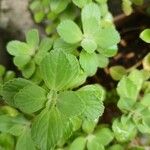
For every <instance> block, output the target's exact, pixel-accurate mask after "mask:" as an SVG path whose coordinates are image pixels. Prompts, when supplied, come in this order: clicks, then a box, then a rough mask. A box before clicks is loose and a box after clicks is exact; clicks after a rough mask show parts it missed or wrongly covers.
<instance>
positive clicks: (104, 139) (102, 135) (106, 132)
mask: <svg viewBox="0 0 150 150" xmlns="http://www.w3.org/2000/svg"><path fill="white" fill-rule="evenodd" d="M94 136H95V140H96V141H97V142H99V143H101V144H102V145H104V146H107V145H108V144H109V143H110V142H111V141H112V140H113V139H114V134H113V132H112V131H111V130H110V129H109V128H106V127H104V128H100V129H98V130H96V131H95V133H94Z"/></svg>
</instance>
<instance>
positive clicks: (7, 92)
mask: <svg viewBox="0 0 150 150" xmlns="http://www.w3.org/2000/svg"><path fill="white" fill-rule="evenodd" d="M31 84H32V83H31V82H30V81H28V80H25V79H22V78H17V79H13V80H10V81H8V82H6V83H5V84H4V86H3V89H2V96H3V99H4V100H5V101H6V102H7V103H8V104H9V105H14V96H15V95H16V94H17V93H18V92H19V91H20V90H21V89H23V88H24V87H25V86H27V85H31Z"/></svg>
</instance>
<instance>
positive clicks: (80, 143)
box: [68, 137, 86, 150]
mask: <svg viewBox="0 0 150 150" xmlns="http://www.w3.org/2000/svg"><path fill="white" fill-rule="evenodd" d="M85 146H86V138H85V137H77V138H76V139H75V140H74V141H73V142H72V143H71V145H70V146H69V149H68V150H84V149H85Z"/></svg>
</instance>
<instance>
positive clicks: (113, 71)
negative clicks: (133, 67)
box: [109, 66, 127, 81]
mask: <svg viewBox="0 0 150 150" xmlns="http://www.w3.org/2000/svg"><path fill="white" fill-rule="evenodd" d="M109 71H110V75H111V77H112V78H113V79H114V80H116V81H118V80H120V79H121V78H122V77H123V76H124V75H126V73H127V72H126V69H125V68H124V67H123V66H113V67H111V68H110V69H109Z"/></svg>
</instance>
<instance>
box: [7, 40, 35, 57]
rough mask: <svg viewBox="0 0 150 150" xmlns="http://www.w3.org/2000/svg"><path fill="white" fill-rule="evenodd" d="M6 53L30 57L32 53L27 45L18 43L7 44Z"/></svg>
mask: <svg viewBox="0 0 150 150" xmlns="http://www.w3.org/2000/svg"><path fill="white" fill-rule="evenodd" d="M7 51H8V52H9V54H11V55H13V56H20V55H32V53H33V51H32V49H31V47H30V46H29V45H28V44H26V43H24V42H20V41H11V42H9V43H8V45H7Z"/></svg>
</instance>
